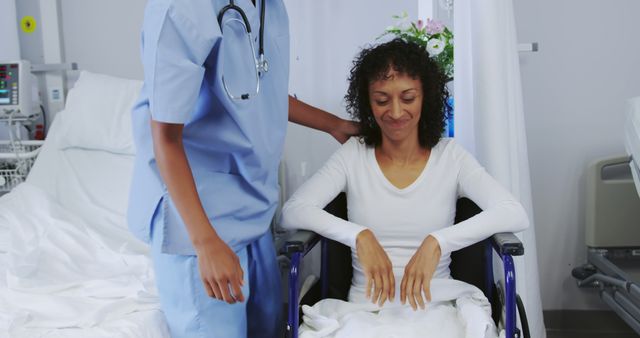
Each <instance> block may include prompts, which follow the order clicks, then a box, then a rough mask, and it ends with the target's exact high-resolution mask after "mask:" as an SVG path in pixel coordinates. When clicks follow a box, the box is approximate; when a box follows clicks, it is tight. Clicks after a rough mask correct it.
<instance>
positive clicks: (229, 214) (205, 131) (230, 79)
mask: <svg viewBox="0 0 640 338" xmlns="http://www.w3.org/2000/svg"><path fill="white" fill-rule="evenodd" d="M232 3H233V5H234V6H238V7H239V8H240V9H241V10H242V12H244V13H245V16H246V22H247V23H248V24H249V26H250V27H251V32H250V33H247V29H246V25H245V24H244V18H243V17H242V14H240V12H239V11H236V10H228V11H226V12H225V13H224V14H223V15H222V16H221V20H220V21H219V20H218V14H219V13H220V11H221V9H223V8H224V7H225V6H227V5H229V4H230V2H228V1H227V0H149V2H148V4H147V7H146V10H145V16H144V25H143V33H142V62H143V66H144V86H143V89H142V92H141V94H140V99H139V101H138V103H137V104H136V106H135V107H134V109H133V113H132V114H133V125H134V138H135V142H136V149H137V154H136V159H135V167H134V174H133V181H132V185H131V193H130V199H129V213H128V221H129V227H130V229H131V231H132V232H133V233H134V234H135V235H136V236H137V237H138V238H140V239H141V240H144V241H147V242H149V243H151V253H152V258H153V262H154V268H155V274H156V280H157V286H158V292H159V295H160V301H161V305H162V309H163V310H164V313H165V315H166V319H167V322H168V324H169V329H170V331H171V335H172V337H174V338H179V337H207V338H209V337H224V338H234V337H251V338H253V337H268V338H274V337H276V336H277V332H278V329H279V325H280V318H279V317H280V316H279V314H280V313H281V302H282V297H281V292H280V280H279V271H278V266H277V264H276V257H275V249H274V247H273V241H272V238H271V234H270V231H269V224H270V221H271V219H272V217H273V214H274V211H275V208H276V205H277V201H278V164H279V161H280V159H281V155H282V150H283V143H284V138H285V132H286V128H287V121H288V120H289V121H293V122H297V123H300V124H303V125H306V126H309V127H313V128H315V129H320V130H324V131H326V132H328V133H330V134H331V135H332V136H334V137H335V138H336V139H337V140H338V141H340V142H344V141H346V140H347V139H348V137H349V136H350V135H352V134H354V133H356V132H357V127H355V124H353V123H351V122H350V121H346V120H342V119H339V118H337V117H335V116H334V115H332V114H329V113H327V112H324V111H321V110H318V109H316V108H313V107H311V106H308V105H306V104H304V103H302V102H300V101H297V100H295V99H293V98H291V97H288V95H287V89H288V79H289V30H288V18H287V13H286V10H285V8H284V4H283V2H282V0H265V1H264V2H263V1H262V0H258V1H257V3H255V4H254V3H253V2H252V1H251V0H236V1H232ZM263 8H264V10H263ZM263 12H264V17H263V18H264V19H263V20H261V15H262V13H263ZM261 22H264V27H263V32H262V34H263V37H262V41H263V47H264V48H263V51H264V58H265V59H266V60H267V61H268V70H267V69H264V68H263V69H260V72H259V74H256V64H257V63H256V62H255V61H256V60H260V57H259V55H258V54H259V48H257V47H258V46H259V45H260V40H261V39H260V34H261V33H260V28H261V27H260V24H261ZM247 34H250V35H247ZM248 37H249V38H250V39H252V40H253V44H254V45H255V46H252V44H251V43H249V38H248ZM258 81H259V90H257V85H258Z"/></svg>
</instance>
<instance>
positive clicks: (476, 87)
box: [454, 0, 546, 338]
mask: <svg viewBox="0 0 640 338" xmlns="http://www.w3.org/2000/svg"><path fill="white" fill-rule="evenodd" d="M454 6H455V7H454V30H455V32H454V36H455V42H454V44H455V45H454V47H455V60H454V62H455V75H454V78H455V81H454V95H455V104H456V108H455V109H456V111H455V114H456V115H455V136H456V139H457V140H458V142H459V143H461V144H462V145H463V146H464V147H465V148H467V149H468V150H469V151H471V152H472V153H473V154H474V155H475V156H476V157H477V158H478V160H479V161H480V163H482V164H483V165H484V166H485V168H486V169H487V171H488V172H489V173H490V174H491V175H492V176H493V177H495V178H496V179H497V180H498V181H499V182H500V183H502V184H503V185H504V186H505V187H507V188H508V189H509V190H510V191H511V192H512V193H513V194H514V195H515V196H516V197H517V198H519V200H520V201H521V202H522V204H523V206H524V207H525V209H526V210H527V213H528V215H529V218H530V221H531V225H530V227H529V229H527V230H526V231H524V232H523V233H521V234H519V237H520V239H521V240H522V242H523V244H524V247H525V255H524V257H517V258H516V276H517V277H516V283H517V289H518V293H519V294H520V296H521V297H522V300H523V302H524V304H525V307H526V312H527V316H528V320H529V327H530V330H531V336H532V337H536V338H543V337H546V333H545V328H544V322H543V319H542V305H541V300H540V285H539V275H538V261H537V250H536V240H535V222H534V221H533V208H532V203H531V182H530V176H529V162H528V155H527V142H526V141H527V139H526V133H525V126H524V112H523V106H522V105H523V104H522V86H521V82H520V66H519V59H518V48H517V45H518V44H517V42H516V27H515V20H514V11H513V1H512V0H456V1H455V5H454Z"/></svg>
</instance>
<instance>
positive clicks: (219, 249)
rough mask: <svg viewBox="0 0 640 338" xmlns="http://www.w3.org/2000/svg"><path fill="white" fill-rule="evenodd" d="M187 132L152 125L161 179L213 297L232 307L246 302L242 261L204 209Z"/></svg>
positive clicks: (180, 127) (168, 125)
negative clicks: (185, 137)
mask: <svg viewBox="0 0 640 338" xmlns="http://www.w3.org/2000/svg"><path fill="white" fill-rule="evenodd" d="M183 128H184V125H182V124H172V123H163V122H158V121H154V120H152V121H151V133H152V137H153V151H154V153H155V158H156V162H157V164H158V169H159V170H160V176H162V180H163V181H164V182H165V184H166V186H167V189H168V191H169V195H170V196H171V199H172V200H173V202H174V203H175V206H176V208H177V209H178V213H179V214H180V217H181V218H182V220H183V221H184V224H185V225H186V228H187V232H188V233H189V238H190V239H191V242H192V243H193V246H194V248H195V250H196V254H197V256H198V266H199V268H200V275H201V278H202V282H203V284H204V287H205V289H206V290H207V293H208V294H209V296H211V297H215V298H217V299H220V300H225V301H226V302H228V303H235V302H236V301H244V296H243V295H242V291H241V289H240V287H241V285H242V284H243V282H242V281H243V276H244V274H243V271H242V267H241V266H240V261H239V259H238V256H237V255H236V254H235V253H234V252H233V251H232V250H231V248H229V246H228V245H227V244H226V243H225V242H224V241H223V240H222V239H220V237H219V236H218V234H217V233H216V231H215V229H214V228H213V227H212V225H211V223H210V222H209V218H208V217H207V215H206V213H205V211H204V208H203V207H202V203H201V201H200V197H199V196H198V192H197V190H196V185H195V181H194V179H193V175H192V174H191V169H190V167H189V162H188V160H187V156H186V154H185V151H184V145H183V144H182V131H183ZM230 287H231V291H232V292H233V295H232V294H231V293H230Z"/></svg>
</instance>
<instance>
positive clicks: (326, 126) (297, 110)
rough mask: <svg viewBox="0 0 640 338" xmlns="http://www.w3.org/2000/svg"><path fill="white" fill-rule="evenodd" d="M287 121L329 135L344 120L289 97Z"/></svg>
mask: <svg viewBox="0 0 640 338" xmlns="http://www.w3.org/2000/svg"><path fill="white" fill-rule="evenodd" d="M289 121H290V122H293V123H297V124H301V125H303V126H305V127H309V128H313V129H317V130H321V131H324V132H327V133H329V134H331V133H332V132H333V131H334V130H336V129H338V126H339V125H340V123H342V122H345V120H343V119H341V118H339V117H337V116H335V115H333V114H331V113H328V112H326V111H324V110H322V109H318V108H316V107H314V106H310V105H308V104H306V103H304V102H302V101H300V100H298V99H296V98H294V97H292V96H289Z"/></svg>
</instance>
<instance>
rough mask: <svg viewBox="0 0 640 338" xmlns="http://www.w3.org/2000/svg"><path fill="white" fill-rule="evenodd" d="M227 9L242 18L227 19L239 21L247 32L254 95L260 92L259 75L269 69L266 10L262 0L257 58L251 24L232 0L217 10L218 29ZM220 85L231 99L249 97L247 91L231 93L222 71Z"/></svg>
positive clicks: (222, 25) (246, 98)
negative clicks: (252, 70) (265, 54)
mask: <svg viewBox="0 0 640 338" xmlns="http://www.w3.org/2000/svg"><path fill="white" fill-rule="evenodd" d="M227 11H235V12H237V13H238V14H240V17H241V18H242V20H240V19H237V18H233V19H229V20H228V21H237V22H240V23H241V24H242V25H243V27H244V30H245V32H246V33H247V39H248V40H249V46H251V58H252V59H253V63H254V64H255V70H256V92H255V94H254V95H258V93H260V77H261V76H262V74H264V73H266V72H268V71H269V63H268V62H267V60H266V59H265V57H264V15H265V11H266V5H265V1H264V0H262V1H261V2H260V33H259V46H258V48H259V49H258V53H259V59H256V57H255V55H256V51H255V47H254V45H253V38H252V37H251V25H250V24H249V20H248V19H247V15H246V14H245V12H244V11H243V10H242V8H240V7H238V6H236V4H235V3H234V2H233V0H229V4H228V5H226V6H224V7H223V8H222V9H221V10H220V12H218V24H219V25H220V31H223V27H224V24H225V23H226V22H225V23H223V22H222V20H223V18H224V15H225V13H226V12H227ZM222 86H223V87H224V90H225V92H227V95H228V96H229V97H230V98H231V99H234V100H248V99H250V98H251V95H250V94H249V93H243V94H240V95H238V96H236V95H233V94H231V92H230V91H229V88H228V87H227V83H226V82H225V80H224V71H223V72H222Z"/></svg>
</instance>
